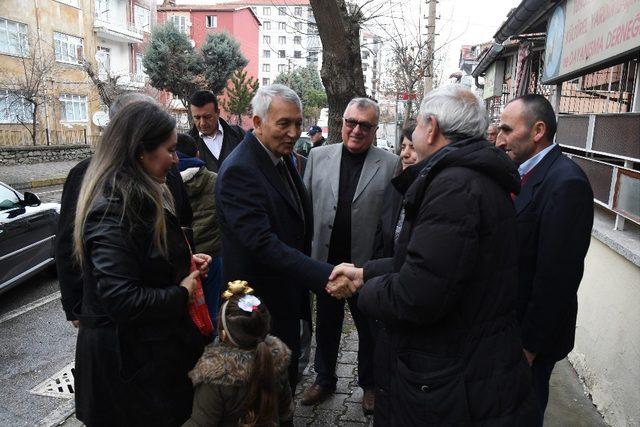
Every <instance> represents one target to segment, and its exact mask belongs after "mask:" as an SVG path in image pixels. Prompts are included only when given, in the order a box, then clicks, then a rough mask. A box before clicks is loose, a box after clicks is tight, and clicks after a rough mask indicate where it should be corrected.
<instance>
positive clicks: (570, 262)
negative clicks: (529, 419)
mask: <svg viewBox="0 0 640 427" xmlns="http://www.w3.org/2000/svg"><path fill="white" fill-rule="evenodd" d="M500 121H501V123H500V127H499V128H500V133H499V134H498V139H497V141H496V146H497V147H499V148H502V149H503V150H505V151H506V153H507V155H509V157H510V158H511V159H512V160H513V161H514V162H515V163H516V164H517V165H518V171H519V172H520V177H521V178H520V179H521V186H522V189H521V191H520V194H519V195H518V196H517V197H515V196H514V203H515V208H516V214H517V221H518V245H519V255H518V269H519V273H518V274H519V277H518V279H519V283H518V305H517V310H518V311H517V315H518V321H519V322H520V327H521V329H522V345H523V347H524V349H523V350H524V353H525V356H526V358H527V361H528V362H529V364H530V365H531V370H532V375H533V384H534V388H535V391H536V395H537V397H538V401H539V403H540V410H541V412H542V414H544V410H545V408H546V406H547V400H548V397H549V378H550V376H551V371H552V370H553V367H554V365H555V363H556V362H557V361H559V360H561V359H563V358H564V357H566V355H567V354H568V353H569V352H570V351H571V349H573V342H574V338H575V327H576V315H577V312H578V300H577V291H578V286H579V285H580V280H581V279H582V274H583V271H584V257H585V255H586V254H587V249H588V248H589V242H590V239H591V227H592V225H593V192H592V190H591V186H590V185H589V181H588V179H587V177H586V176H585V174H584V172H583V171H582V170H581V169H580V167H578V166H577V165H576V164H575V163H574V162H573V161H571V160H570V159H569V158H568V157H566V156H564V155H563V154H562V152H561V150H560V147H559V146H558V145H557V144H555V143H553V138H554V135H555V132H556V117H555V113H554V111H553V108H552V107H551V104H550V103H549V102H548V101H547V100H546V99H545V98H544V97H542V96H541V95H533V94H531V95H524V96H521V97H519V98H516V99H514V100H512V101H511V102H510V103H509V104H507V106H506V107H505V109H504V112H503V113H502V116H501V118H500Z"/></svg>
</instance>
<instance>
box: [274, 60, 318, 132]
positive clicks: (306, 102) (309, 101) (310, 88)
mask: <svg viewBox="0 0 640 427" xmlns="http://www.w3.org/2000/svg"><path fill="white" fill-rule="evenodd" d="M275 83H280V84H283V85H286V86H289V87H290V88H291V89H293V91H294V92H296V93H297V94H298V96H299V97H300V100H301V101H302V107H303V111H302V113H303V115H304V117H305V119H307V120H309V121H311V122H315V121H316V120H317V118H318V115H319V114H320V109H322V108H324V107H326V105H327V95H326V93H325V91H324V88H323V87H322V82H321V81H320V75H319V74H318V70H316V68H315V67H313V66H308V67H305V68H296V69H295V70H293V71H290V72H285V73H280V74H279V75H278V77H277V78H276V80H275Z"/></svg>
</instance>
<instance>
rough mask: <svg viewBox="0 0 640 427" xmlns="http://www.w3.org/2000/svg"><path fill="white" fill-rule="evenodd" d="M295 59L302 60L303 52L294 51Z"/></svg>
mask: <svg viewBox="0 0 640 427" xmlns="http://www.w3.org/2000/svg"><path fill="white" fill-rule="evenodd" d="M293 57H294V58H302V52H301V51H299V50H294V51H293Z"/></svg>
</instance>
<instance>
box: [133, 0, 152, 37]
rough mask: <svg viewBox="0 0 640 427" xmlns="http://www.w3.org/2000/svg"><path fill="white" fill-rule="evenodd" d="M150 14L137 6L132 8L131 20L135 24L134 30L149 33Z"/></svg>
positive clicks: (147, 10)
mask: <svg viewBox="0 0 640 427" xmlns="http://www.w3.org/2000/svg"><path fill="white" fill-rule="evenodd" d="M150 15H151V12H149V9H145V8H144V7H140V6H138V5H137V4H136V5H134V6H133V19H134V21H135V24H136V28H138V29H140V30H143V31H147V32H149V31H151V27H150V26H149V16H150Z"/></svg>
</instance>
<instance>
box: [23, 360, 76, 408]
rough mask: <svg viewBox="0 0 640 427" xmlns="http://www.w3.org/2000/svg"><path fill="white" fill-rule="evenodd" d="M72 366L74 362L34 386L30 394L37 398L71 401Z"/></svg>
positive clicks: (72, 394) (73, 390) (72, 389)
mask: <svg viewBox="0 0 640 427" xmlns="http://www.w3.org/2000/svg"><path fill="white" fill-rule="evenodd" d="M74 365H75V362H72V363H70V364H68V365H67V366H65V367H64V368H62V370H60V371H59V372H56V373H55V374H54V375H52V376H51V377H49V378H47V379H46V380H44V381H43V382H41V383H40V384H38V385H37V386H35V387H34V388H33V389H31V391H30V392H31V393H33V394H37V395H39V396H49V397H60V398H64V399H71V398H72V397H73V396H74V392H75V385H74V371H75V369H74Z"/></svg>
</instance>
